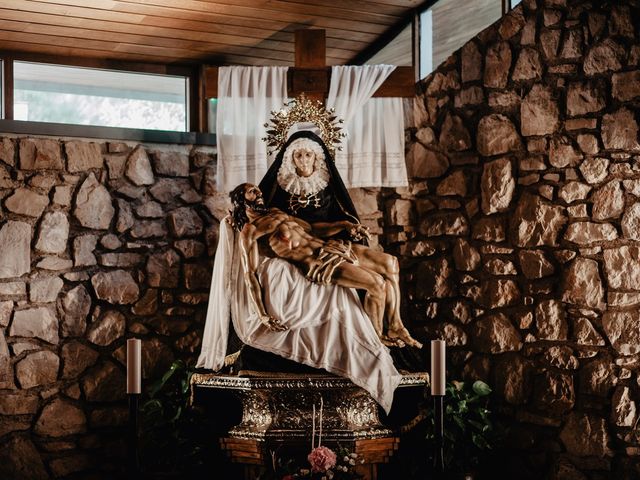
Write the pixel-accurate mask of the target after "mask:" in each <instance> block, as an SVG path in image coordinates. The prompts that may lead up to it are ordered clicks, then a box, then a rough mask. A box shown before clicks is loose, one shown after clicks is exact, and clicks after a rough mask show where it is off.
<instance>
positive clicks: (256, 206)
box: [247, 201, 269, 214]
mask: <svg viewBox="0 0 640 480" xmlns="http://www.w3.org/2000/svg"><path fill="white" fill-rule="evenodd" d="M247 208H248V209H250V210H252V211H253V212H255V213H258V214H264V213H267V212H268V211H269V209H268V208H267V207H266V206H265V204H264V202H257V201H254V202H247Z"/></svg>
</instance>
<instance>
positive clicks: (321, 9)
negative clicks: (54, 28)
mask: <svg viewBox="0 0 640 480" xmlns="http://www.w3.org/2000/svg"><path fill="white" fill-rule="evenodd" d="M57 1H61V2H63V1H79V0H57ZM136 2H138V3H145V4H154V5H166V3H167V0H136ZM342 3H343V2H341V4H340V6H339V7H336V6H335V5H334V6H332V7H327V6H317V5H314V2H312V1H311V2H301V3H298V2H295V3H290V2H284V1H281V0H209V1H202V0H180V8H185V9H189V10H203V11H210V9H211V8H216V9H217V8H219V7H222V8H223V9H233V10H239V11H240V12H242V13H243V14H246V15H247V16H250V15H255V14H256V13H258V12H256V11H259V12H269V11H270V12H275V13H278V14H286V15H291V14H298V15H304V16H312V17H323V18H328V19H332V20H334V21H335V20H350V21H351V20H353V15H354V12H350V11H348V8H347V9H343V8H341V7H342ZM344 3H345V4H348V0H345V1H344ZM357 13H358V19H359V20H361V21H362V22H366V23H371V24H378V25H385V26H390V25H394V24H395V23H397V21H398V20H399V19H400V18H401V16H397V15H386V14H383V13H379V12H376V11H372V10H371V9H363V10H357ZM258 18H259V17H258Z"/></svg>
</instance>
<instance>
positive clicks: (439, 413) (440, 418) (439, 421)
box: [431, 340, 446, 478]
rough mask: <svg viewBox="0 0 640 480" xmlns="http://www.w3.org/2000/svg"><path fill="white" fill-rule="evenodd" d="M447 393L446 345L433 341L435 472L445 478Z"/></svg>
mask: <svg viewBox="0 0 640 480" xmlns="http://www.w3.org/2000/svg"><path fill="white" fill-rule="evenodd" d="M445 393H446V343H445V341H444V340H432V341H431V396H432V397H433V412H434V429H435V448H434V452H433V453H434V455H433V470H434V473H435V474H436V475H437V478H444V396H445Z"/></svg>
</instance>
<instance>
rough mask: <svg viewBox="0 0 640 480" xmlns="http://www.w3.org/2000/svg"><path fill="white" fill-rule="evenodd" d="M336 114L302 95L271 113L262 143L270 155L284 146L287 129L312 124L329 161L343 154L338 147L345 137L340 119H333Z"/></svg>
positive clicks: (318, 102) (316, 101)
mask: <svg viewBox="0 0 640 480" xmlns="http://www.w3.org/2000/svg"><path fill="white" fill-rule="evenodd" d="M334 112H335V110H334V109H333V108H330V109H329V110H327V109H326V108H325V107H324V105H323V103H322V102H320V101H318V100H315V101H313V100H310V99H308V98H307V97H306V95H305V94H304V93H302V94H300V95H299V96H298V97H296V98H294V99H293V100H291V101H290V102H285V104H284V107H283V108H282V109H281V110H278V111H272V112H271V119H270V120H269V122H268V123H265V124H264V126H265V128H266V129H267V136H266V137H264V138H263V139H262V140H263V141H265V142H267V148H268V151H269V155H271V154H272V153H275V152H277V151H279V150H280V149H281V148H282V147H283V146H284V144H285V143H286V142H287V139H288V134H289V129H290V128H291V127H292V126H293V125H295V124H296V123H313V124H314V125H315V126H316V127H318V129H319V130H320V138H322V141H323V142H324V144H325V145H326V146H327V149H328V150H329V153H330V154H331V157H334V154H335V151H336V150H342V147H341V146H340V145H339V144H340V142H341V141H342V139H343V138H344V137H345V136H346V135H345V133H344V132H342V127H341V125H342V123H343V120H342V119H341V118H338V117H336V115H334Z"/></svg>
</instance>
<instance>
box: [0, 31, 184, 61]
mask: <svg viewBox="0 0 640 480" xmlns="http://www.w3.org/2000/svg"><path fill="white" fill-rule="evenodd" d="M0 32H2V34H3V38H8V39H10V40H14V41H23V42H28V43H36V42H37V43H42V44H51V45H56V46H63V47H77V46H79V45H82V47H83V48H88V49H92V50H101V51H105V52H110V51H117V48H118V47H119V46H128V47H126V48H130V50H129V51H130V52H132V53H135V52H136V50H135V49H139V50H140V53H143V54H145V55H147V54H148V53H147V52H148V51H151V50H154V51H157V53H156V54H155V55H156V56H165V57H173V58H190V57H191V56H192V55H193V51H192V50H185V49H180V48H166V47H151V46H148V47H147V46H144V45H135V44H126V43H119V42H105V41H102V40H89V39H86V38H81V39H78V38H73V37H61V36H56V35H47V34H43V33H23V32H15V31H10V30H4V29H0ZM160 54H162V55H160Z"/></svg>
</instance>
